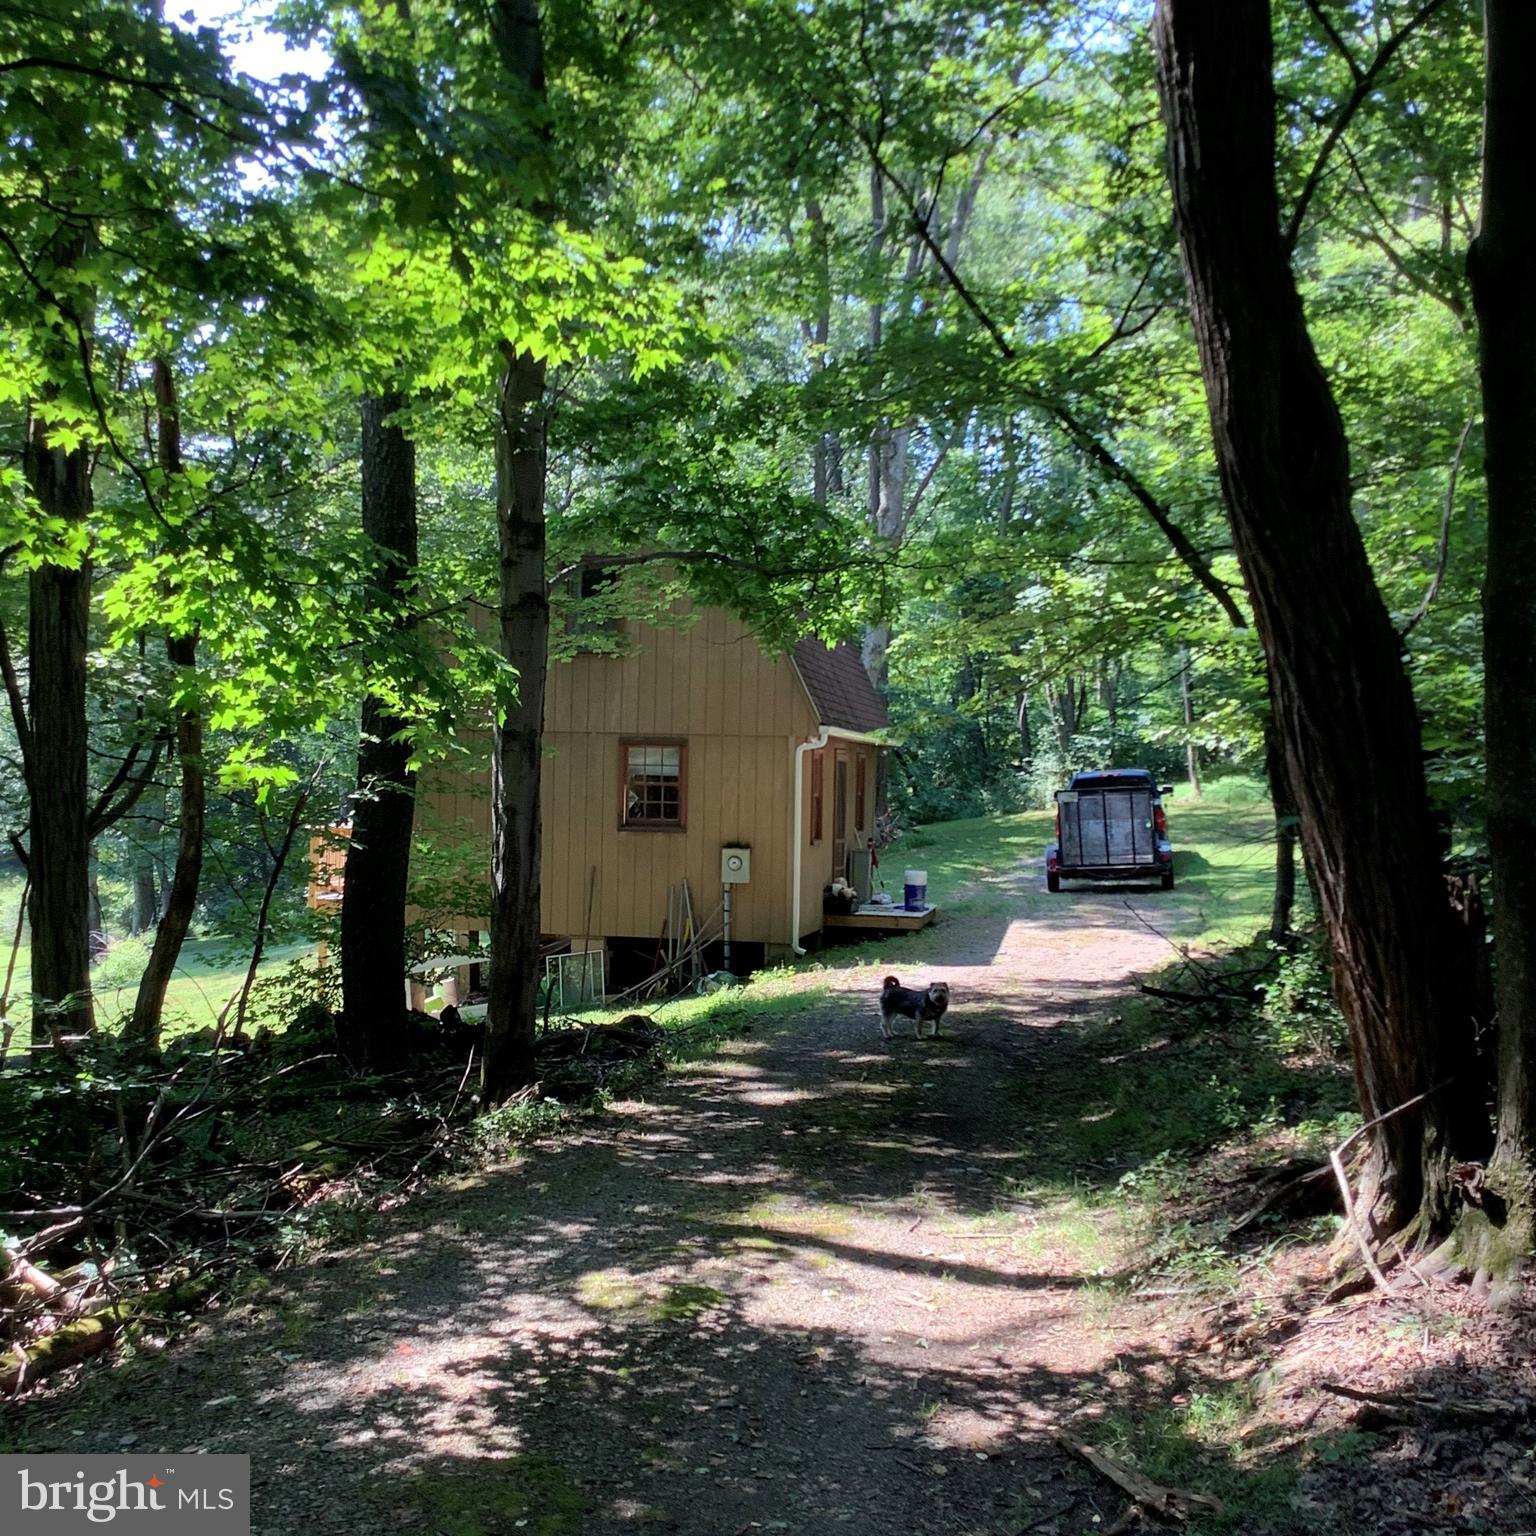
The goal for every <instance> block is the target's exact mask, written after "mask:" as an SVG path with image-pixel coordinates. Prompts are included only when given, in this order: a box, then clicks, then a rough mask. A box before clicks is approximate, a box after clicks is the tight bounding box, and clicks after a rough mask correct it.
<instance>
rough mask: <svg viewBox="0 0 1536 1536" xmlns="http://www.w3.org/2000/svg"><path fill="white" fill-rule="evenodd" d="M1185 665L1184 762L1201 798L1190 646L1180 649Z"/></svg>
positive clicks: (1181, 689)
mask: <svg viewBox="0 0 1536 1536" xmlns="http://www.w3.org/2000/svg"><path fill="white" fill-rule="evenodd" d="M1179 659H1180V661H1181V662H1182V663H1183V665H1182V666H1181V667H1180V668H1179V701H1180V703H1182V704H1183V706H1184V763H1185V770H1186V772H1187V773H1188V775H1189V787H1190V788H1191V789H1192V790H1194V792H1195V799H1197V800H1198V799H1199V798H1200V753H1199V751H1198V749H1197V748H1196V746H1195V694H1194V688H1193V686H1192V679H1191V677H1190V659H1189V646H1188V645H1187V644H1186V645H1183V646H1181V647H1180V650H1179Z"/></svg>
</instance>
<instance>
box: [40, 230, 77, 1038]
mask: <svg viewBox="0 0 1536 1536" xmlns="http://www.w3.org/2000/svg"><path fill="white" fill-rule="evenodd" d="M77 254H78V253H77ZM22 462H23V467H24V470H25V474H26V479H27V487H28V489H29V490H30V491H31V493H32V495H33V496H34V497H35V498H36V500H37V504H38V507H39V510H40V511H41V513H42V515H43V516H44V517H45V518H48V519H57V520H58V522H59V523H61V524H64V525H72V526H73V527H76V528H81V529H82V530H83V525H84V523H85V520H86V517H87V515H88V514H89V512H90V507H91V459H90V451H89V449H87V448H86V447H83V446H82V447H78V448H74V449H65V448H62V447H55V446H53V445H52V444H51V443H50V442H49V440H48V428H47V426H46V424H45V423H44V422H42V421H40V420H38V419H37V418H36V417H35V416H34V417H32V418H30V419H29V420H28V422H27V435H26V443H25V447H24V449H23V458H22ZM27 601H28V611H27V668H28V678H29V685H30V686H29V690H28V699H27V716H28V734H27V749H26V752H25V771H26V780H27V793H28V800H29V806H30V810H31V818H32V834H31V841H30V846H29V851H28V866H27V867H28V870H29V871H30V873H31V876H32V904H31V922H32V1042H33V1045H34V1046H42V1045H43V1044H45V1043H46V1042H47V1041H49V1040H50V1039H52V1038H55V1037H56V1035H57V1034H58V1033H59V1032H63V1033H79V1032H81V1031H88V1030H89V1029H91V1027H92V1024H93V1015H92V1009H91V942H90V933H91V924H90V853H91V843H90V833H89V830H88V828H87V825H86V818H87V813H88V806H87V803H86V793H87V774H86V750H87V731H86V717H85V672H86V668H85V661H86V646H87V640H88V636H89V631H90V618H91V562H90V558H89V556H88V555H85V554H84V553H82V555H81V557H80V560H79V563H78V564H75V565H54V564H51V563H44V564H42V565H40V566H38V567H37V569H36V570H34V571H33V572H32V573H31V575H30V576H29V577H28V582H27Z"/></svg>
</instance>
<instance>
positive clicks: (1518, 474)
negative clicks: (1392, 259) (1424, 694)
mask: <svg viewBox="0 0 1536 1536" xmlns="http://www.w3.org/2000/svg"><path fill="white" fill-rule="evenodd" d="M1483 16H1484V27H1485V38H1486V61H1487V86H1486V99H1485V103H1484V127H1483V206H1482V215H1481V219H1480V221H1479V226H1478V232H1477V238H1476V240H1475V241H1474V242H1473V246H1472V251H1471V260H1470V270H1471V277H1472V299H1473V305H1474V307H1475V309H1476V312H1477V321H1478V329H1479V335H1480V346H1479V362H1480V367H1481V373H1482V386H1483V423H1484V427H1483V430H1484V437H1485V442H1486V445H1487V457H1486V465H1487V468H1486V474H1487V481H1488V572H1487V577H1486V580H1485V582H1484V585H1483V654H1484V662H1485V665H1484V678H1485V682H1484V707H1485V718H1486V722H1487V724H1486V729H1487V752H1488V841H1489V846H1490V848H1491V850H1492V856H1493V892H1494V900H1493V935H1494V956H1495V959H1496V962H1497V972H1496V983H1495V986H1496V993H1495V1001H1496V1003H1497V1007H1498V1021H1499V1080H1498V1098H1497V1103H1498V1144H1497V1147H1496V1148H1495V1152H1494V1156H1493V1160H1492V1163H1491V1165H1490V1168H1489V1173H1488V1181H1487V1186H1488V1187H1487V1195H1486V1196H1485V1198H1484V1202H1483V1211H1484V1213H1485V1215H1486V1217H1487V1218H1488V1225H1489V1227H1490V1228H1491V1230H1490V1231H1489V1233H1488V1234H1487V1235H1486V1241H1485V1242H1484V1244H1483V1253H1482V1255H1481V1258H1482V1262H1481V1263H1480V1265H1479V1267H1480V1268H1484V1269H1490V1270H1493V1271H1494V1272H1496V1273H1498V1274H1499V1276H1500V1280H1501V1283H1507V1280H1508V1277H1509V1276H1510V1274H1511V1272H1513V1273H1514V1274H1515V1275H1518V1272H1519V1267H1520V1264H1521V1262H1522V1261H1523V1260H1524V1259H1525V1258H1526V1256H1527V1255H1528V1254H1529V1253H1530V1251H1531V1244H1532V1235H1533V1214H1536V1213H1533V1203H1536V997H1533V991H1532V989H1533V988H1536V864H1533V862H1532V859H1531V849H1532V847H1533V846H1536V800H1533V798H1532V789H1531V787H1532V785H1533V784H1536V694H1533V693H1532V690H1531V677H1532V671H1533V668H1536V589H1533V588H1532V585H1531V573H1532V571H1533V570H1536V350H1533V349H1536V167H1533V164H1532V160H1531V156H1530V152H1529V145H1530V136H1531V127H1532V120H1533V114H1532V109H1531V106H1530V102H1529V99H1528V94H1527V93H1528V91H1529V84H1528V81H1527V73H1528V70H1529V66H1530V61H1531V59H1532V58H1533V57H1536V9H1533V8H1532V7H1531V6H1530V5H1529V4H1528V3H1527V0H1485V3H1484V6H1483ZM1489 1197H1491V1198H1489ZM1495 1202H1497V1203H1495ZM1474 1225H1475V1223H1474ZM1501 1226H1502V1228H1503V1230H1502V1231H1499V1228H1500V1227H1501Z"/></svg>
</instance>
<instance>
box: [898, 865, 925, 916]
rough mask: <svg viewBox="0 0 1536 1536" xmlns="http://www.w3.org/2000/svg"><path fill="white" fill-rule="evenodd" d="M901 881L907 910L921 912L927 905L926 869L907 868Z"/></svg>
mask: <svg viewBox="0 0 1536 1536" xmlns="http://www.w3.org/2000/svg"><path fill="white" fill-rule="evenodd" d="M901 883H902V884H903V885H904V886H905V887H906V898H907V899H906V907H907V911H908V912H921V911H922V910H923V908H924V907H926V906H927V905H928V871H927V870H926V869H909V870H907V872H906V873H905V874H904V875H903V876H902V881H901Z"/></svg>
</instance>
